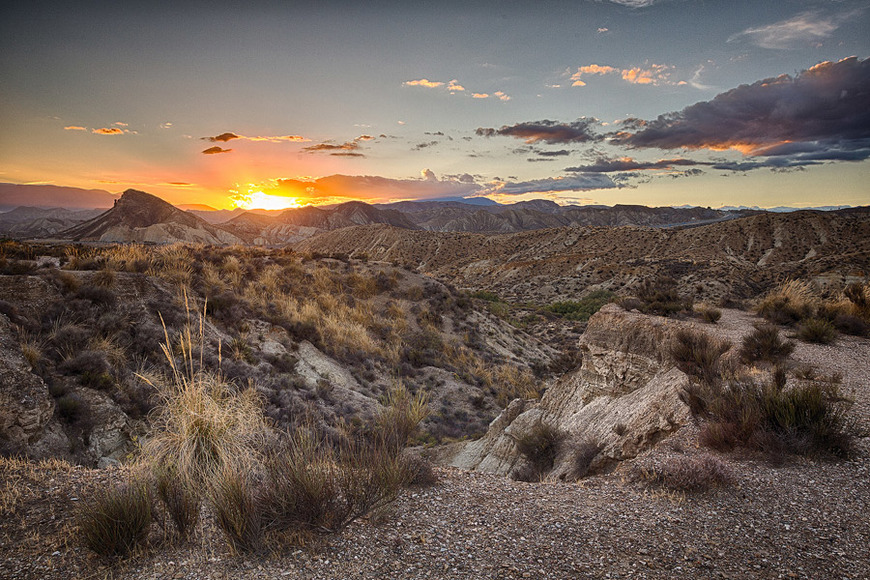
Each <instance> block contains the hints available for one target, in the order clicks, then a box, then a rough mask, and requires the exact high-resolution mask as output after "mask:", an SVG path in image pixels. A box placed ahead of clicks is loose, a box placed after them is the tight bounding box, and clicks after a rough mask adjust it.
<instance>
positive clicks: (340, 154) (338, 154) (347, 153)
mask: <svg viewBox="0 0 870 580" xmlns="http://www.w3.org/2000/svg"><path fill="white" fill-rule="evenodd" d="M330 155H332V156H333V157H365V155H364V154H363V153H353V152H350V151H337V152H335V153H330Z"/></svg>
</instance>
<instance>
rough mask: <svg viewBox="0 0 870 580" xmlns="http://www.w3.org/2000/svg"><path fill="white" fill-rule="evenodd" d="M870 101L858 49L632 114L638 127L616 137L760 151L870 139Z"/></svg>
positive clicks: (867, 64)
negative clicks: (706, 97)
mask: <svg viewBox="0 0 870 580" xmlns="http://www.w3.org/2000/svg"><path fill="white" fill-rule="evenodd" d="M868 102H870V59H865V60H863V61H862V60H858V59H857V58H856V57H850V58H846V59H843V60H841V61H839V62H823V63H820V64H817V65H816V66H814V67H812V68H810V69H808V70H805V71H803V72H801V73H800V74H798V75H796V76H794V77H792V76H790V75H781V76H779V77H775V78H768V79H764V80H762V81H758V82H756V83H753V84H751V85H741V86H739V87H737V88H736V89H732V90H730V91H728V92H725V93H721V94H719V95H717V96H716V97H715V98H714V99H713V100H712V101H704V102H700V103H696V104H694V105H691V106H689V107H686V108H685V109H683V110H682V111H679V112H674V113H668V114H666V115H661V116H660V117H658V118H657V119H656V120H654V121H650V122H648V123H646V124H645V126H644V125H642V124H639V123H637V121H636V120H633V119H632V120H631V123H632V128H630V129H628V131H627V132H623V133H619V134H616V135H614V136H613V138H612V139H613V142H614V143H617V144H623V145H628V146H630V147H657V148H660V149H674V148H680V147H686V148H690V149H700V148H707V149H717V150H721V149H728V148H736V149H739V150H742V151H744V152H746V153H752V154H758V152H759V150H762V149H763V148H765V147H770V146H774V145H777V144H780V143H784V142H786V141H791V142H815V141H818V142H823V141H835V142H838V143H843V142H849V141H855V140H864V139H867V138H870V106H868ZM638 125H640V128H639V129H637V130H636V129H635V127H638ZM632 130H636V132H634V133H631V132H630V131H632Z"/></svg>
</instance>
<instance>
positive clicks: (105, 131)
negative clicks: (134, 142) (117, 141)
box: [91, 127, 124, 135]
mask: <svg viewBox="0 0 870 580" xmlns="http://www.w3.org/2000/svg"><path fill="white" fill-rule="evenodd" d="M91 133H93V134H94V135H123V134H124V130H123V129H118V128H117V127H101V128H99V129H92V130H91Z"/></svg>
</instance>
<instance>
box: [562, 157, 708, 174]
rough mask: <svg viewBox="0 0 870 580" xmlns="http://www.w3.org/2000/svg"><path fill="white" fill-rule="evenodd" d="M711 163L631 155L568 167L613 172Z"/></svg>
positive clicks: (595, 171)
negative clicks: (647, 159) (649, 159)
mask: <svg viewBox="0 0 870 580" xmlns="http://www.w3.org/2000/svg"><path fill="white" fill-rule="evenodd" d="M687 165H689V166H691V165H709V163H706V162H700V161H693V160H692V159H682V158H679V159H660V160H658V161H636V160H634V159H632V158H630V157H622V158H620V159H607V158H599V159H598V160H597V161H596V162H595V163H592V164H590V165H580V166H577V167H566V168H565V171H568V172H572V173H573V172H583V173H611V172H616V171H643V170H651V169H671V168H673V167H675V166H687Z"/></svg>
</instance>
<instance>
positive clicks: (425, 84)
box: [402, 79, 444, 89]
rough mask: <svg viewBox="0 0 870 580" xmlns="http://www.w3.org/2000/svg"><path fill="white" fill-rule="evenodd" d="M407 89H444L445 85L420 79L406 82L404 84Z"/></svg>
mask: <svg viewBox="0 0 870 580" xmlns="http://www.w3.org/2000/svg"><path fill="white" fill-rule="evenodd" d="M402 84H403V85H405V86H406V87H426V88H427V89H436V88H438V87H443V86H444V83H442V82H440V81H430V80H429V79H420V80H417V81H405V82H404V83H402Z"/></svg>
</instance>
